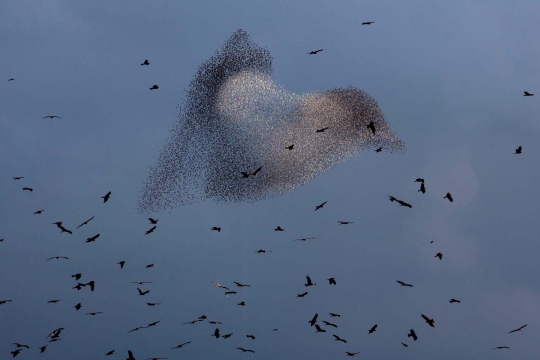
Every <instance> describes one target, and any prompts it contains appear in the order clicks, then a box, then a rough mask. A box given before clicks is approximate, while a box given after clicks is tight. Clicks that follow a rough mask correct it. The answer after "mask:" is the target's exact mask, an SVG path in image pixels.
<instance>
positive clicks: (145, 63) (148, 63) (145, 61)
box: [141, 60, 150, 66]
mask: <svg viewBox="0 0 540 360" xmlns="http://www.w3.org/2000/svg"><path fill="white" fill-rule="evenodd" d="M142 65H150V61H148V60H144V62H143V63H142V64H141V66H142Z"/></svg>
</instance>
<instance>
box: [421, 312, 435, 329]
mask: <svg viewBox="0 0 540 360" xmlns="http://www.w3.org/2000/svg"><path fill="white" fill-rule="evenodd" d="M422 317H423V318H424V320H425V321H426V323H427V324H429V326H431V327H435V320H433V319H430V318H428V317H427V316H426V315H424V314H422Z"/></svg>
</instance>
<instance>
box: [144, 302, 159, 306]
mask: <svg viewBox="0 0 540 360" xmlns="http://www.w3.org/2000/svg"><path fill="white" fill-rule="evenodd" d="M146 305H148V306H156V305H161V303H146Z"/></svg>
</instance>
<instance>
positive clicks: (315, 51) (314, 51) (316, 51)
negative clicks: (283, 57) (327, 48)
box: [308, 49, 323, 55]
mask: <svg viewBox="0 0 540 360" xmlns="http://www.w3.org/2000/svg"><path fill="white" fill-rule="evenodd" d="M321 51H323V49H319V50H313V51H310V52H308V55H317V53H320V52H321Z"/></svg>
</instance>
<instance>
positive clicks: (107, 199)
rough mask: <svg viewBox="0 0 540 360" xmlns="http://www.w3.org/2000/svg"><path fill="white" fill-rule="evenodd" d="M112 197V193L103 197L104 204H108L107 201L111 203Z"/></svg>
mask: <svg viewBox="0 0 540 360" xmlns="http://www.w3.org/2000/svg"><path fill="white" fill-rule="evenodd" d="M110 197H111V192H110V191H109V192H108V193H107V194H105V195H104V196H102V197H101V198H102V199H103V203H106V202H107V201H109V198H110Z"/></svg>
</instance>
